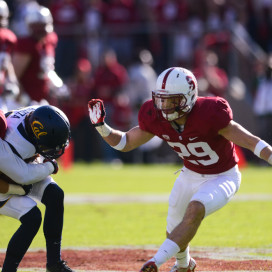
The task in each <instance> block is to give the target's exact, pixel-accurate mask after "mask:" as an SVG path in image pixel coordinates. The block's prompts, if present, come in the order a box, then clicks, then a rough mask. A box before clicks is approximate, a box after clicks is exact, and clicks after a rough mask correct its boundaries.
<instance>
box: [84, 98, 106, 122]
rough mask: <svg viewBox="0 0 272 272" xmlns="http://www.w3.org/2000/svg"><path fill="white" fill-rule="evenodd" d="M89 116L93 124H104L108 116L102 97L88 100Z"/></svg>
mask: <svg viewBox="0 0 272 272" xmlns="http://www.w3.org/2000/svg"><path fill="white" fill-rule="evenodd" d="M88 110H89V116H90V119H91V122H92V124H93V125H94V126H95V127H97V126H102V125H104V119H105V117H106V112H105V107H104V103H103V101H102V100H101V99H92V100H90V101H89V102H88Z"/></svg>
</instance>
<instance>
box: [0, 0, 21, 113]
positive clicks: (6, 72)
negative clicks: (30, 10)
mask: <svg viewBox="0 0 272 272" xmlns="http://www.w3.org/2000/svg"><path fill="white" fill-rule="evenodd" d="M8 18H9V9H8V6H7V3H6V2H5V1H3V0H0V96H1V97H0V108H1V109H2V110H3V111H8V110H9V109H10V108H12V107H13V106H14V104H16V103H15V98H16V96H17V95H18V94H19V86H18V82H17V78H16V75H15V72H14V68H13V65H12V61H11V54H12V52H13V49H14V47H15V45H16V43H17V37H16V35H15V34H14V33H13V32H12V31H11V30H9V29H8Z"/></svg>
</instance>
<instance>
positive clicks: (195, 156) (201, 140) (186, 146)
mask: <svg viewBox="0 0 272 272" xmlns="http://www.w3.org/2000/svg"><path fill="white" fill-rule="evenodd" d="M232 118H233V115H232V110H231V108H230V106H229V104H228V102H227V101H226V100H225V99H223V98H220V97H198V99H197V101H196V104H195V105H194V107H193V109H192V111H191V112H190V114H189V115H188V119H187V121H186V124H185V127H184V130H183V131H182V132H178V131H177V130H176V129H175V128H173V127H172V125H171V123H170V122H168V121H166V120H165V119H163V117H162V116H160V115H159V114H158V112H157V111H156V109H155V108H154V106H153V102H152V100H149V101H147V102H145V103H144V104H143V105H142V107H141V109H140V111H139V115H138V120H139V126H140V128H141V129H142V130H145V131H148V132H150V133H152V134H154V135H157V136H158V137H160V138H161V139H163V140H164V141H166V142H167V143H168V144H169V145H170V146H171V147H172V149H174V151H175V152H177V154H178V155H179V156H180V157H181V158H182V159H183V162H184V165H185V166H186V167H187V168H188V169H190V170H192V171H195V172H197V173H200V174H218V173H221V172H225V171H227V170H229V169H230V168H232V167H233V166H235V165H236V163H237V162H238V157H237V155H236V153H235V148H234V144H233V143H232V142H230V141H228V140H227V139H225V138H224V137H223V136H221V135H219V134H218V131H219V130H220V129H222V128H224V127H226V126H227V125H228V124H229V122H230V121H231V120H232Z"/></svg>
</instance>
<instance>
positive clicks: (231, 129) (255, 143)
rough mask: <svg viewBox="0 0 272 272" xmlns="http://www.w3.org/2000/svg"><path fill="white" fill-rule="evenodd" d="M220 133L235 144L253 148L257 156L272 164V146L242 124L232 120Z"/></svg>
mask: <svg viewBox="0 0 272 272" xmlns="http://www.w3.org/2000/svg"><path fill="white" fill-rule="evenodd" d="M219 134H220V135H222V136H224V137H225V138H226V139H228V140H229V141H231V142H233V143H234V144H236V145H239V146H241V147H244V148H247V149H249V150H251V151H252V152H253V153H254V154H255V155H256V156H258V157H259V158H261V159H263V160H265V161H267V162H268V163H269V164H271V165H272V147H271V146H270V145H269V144H268V143H266V142H265V141H263V140H262V139H260V138H259V137H257V136H255V135H253V134H252V133H250V132H249V131H248V130H246V129H245V128H244V127H242V126H241V125H240V124H238V123H236V122H234V121H231V122H230V123H229V125H228V126H227V127H225V128H223V129H221V130H220V131H219Z"/></svg>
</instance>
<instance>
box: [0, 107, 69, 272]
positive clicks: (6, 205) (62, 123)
mask: <svg viewBox="0 0 272 272" xmlns="http://www.w3.org/2000/svg"><path fill="white" fill-rule="evenodd" d="M6 123H7V129H6V133H5V135H4V140H5V143H7V147H6V150H7V152H5V153H4V152H3V153H2V152H1V156H0V170H2V172H3V173H5V174H6V175H7V176H9V177H10V178H11V179H13V180H14V181H16V183H19V184H22V185H23V186H22V188H25V187H24V185H28V186H29V185H31V184H32V185H31V190H25V192H24V191H23V193H20V192H18V190H17V191H16V192H14V190H13V191H12V192H11V191H10V190H9V191H8V192H4V193H3V192H0V214H2V215H6V216H9V217H12V218H15V219H17V220H20V222H21V225H20V227H19V228H18V229H17V231H16V232H15V233H14V235H13V236H12V238H11V239H10V241H9V244H8V248H7V251H6V257H5V260H4V263H3V267H2V272H16V271H17V269H18V266H19V264H20V262H21V260H22V258H23V257H24V255H25V253H26V251H27V250H28V248H29V246H30V244H31V242H32V240H33V238H34V237H35V235H36V233H37V232H38V230H39V228H40V225H41V221H42V217H41V212H40V210H39V208H38V207H37V202H36V201H39V202H41V203H42V204H44V205H45V215H44V222H43V232H44V236H45V240H46V253H47V255H46V256H47V264H46V271H47V272H73V270H72V269H71V268H70V267H69V266H68V265H67V264H66V262H65V261H64V260H62V258H61V238H62V237H61V236H62V229H63V213H64V192H63V190H62V189H61V188H60V187H59V186H58V185H57V183H56V182H55V181H54V179H53V178H52V177H51V176H50V174H56V173H57V171H58V166H57V163H56V161H55V159H57V158H59V157H60V156H61V155H62V154H63V153H64V151H65V148H66V146H67V145H68V143H69V141H70V134H71V133H70V123H69V120H68V119H67V117H66V115H65V114H64V113H63V112H62V111H61V110H59V109H58V108H56V107H54V106H50V105H45V106H29V107H26V108H20V109H18V110H13V111H10V112H7V113H6ZM1 143H2V142H1V141H0V149H1V148H2V146H1ZM15 155H16V156H18V157H19V158H21V159H22V160H24V161H28V162H29V163H30V164H31V163H33V164H32V166H33V167H34V163H39V162H43V163H41V164H40V166H41V167H43V168H44V169H41V167H40V169H39V168H38V167H37V165H39V164H37V165H36V166H35V169H36V171H39V172H38V173H35V171H34V170H35V169H33V171H34V177H32V179H30V178H29V177H28V175H30V174H31V172H26V171H25V172H26V177H24V180H21V178H20V176H19V177H18V178H17V179H18V180H16V179H15V178H16V175H15V173H14V174H13V176H11V173H10V171H8V170H9V169H10V168H12V167H16V165H17V164H18V163H17V164H16V165H6V168H7V169H3V160H7V161H10V160H11V159H10V157H11V158H14V157H15V158H16V156H15ZM6 156H8V159H5V157H6ZM19 158H18V159H19ZM18 159H17V160H18ZM6 164H7V163H6ZM29 166H31V165H29ZM20 169H23V167H21V168H20ZM4 170H5V171H4ZM33 171H32V174H33ZM15 172H17V171H15ZM1 177H2V176H1ZM1 177H0V178H1ZM2 182H3V181H2V180H1V184H2ZM15 186H17V189H18V187H19V186H18V185H15ZM26 194H27V195H26Z"/></svg>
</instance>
